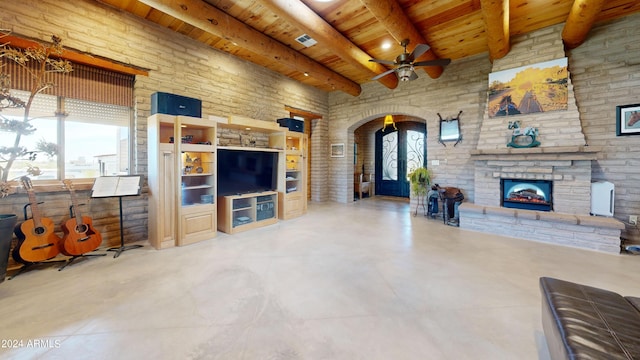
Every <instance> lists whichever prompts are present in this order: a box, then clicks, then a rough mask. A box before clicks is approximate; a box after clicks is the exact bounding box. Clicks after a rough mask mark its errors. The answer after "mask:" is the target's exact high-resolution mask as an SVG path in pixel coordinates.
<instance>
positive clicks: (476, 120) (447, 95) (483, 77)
mask: <svg viewBox="0 0 640 360" xmlns="http://www.w3.org/2000/svg"><path fill="white" fill-rule="evenodd" d="M490 68H491V63H490V62H489V59H488V57H487V55H486V54H483V55H479V56H475V57H471V58H467V59H462V60H458V61H454V62H452V63H451V64H450V65H449V66H447V67H446V69H445V71H444V73H443V74H442V76H440V77H439V78H438V79H432V78H430V77H429V76H428V75H427V74H426V73H425V72H424V71H422V70H418V71H417V73H418V76H419V78H418V79H417V80H414V81H410V82H401V83H400V84H398V87H397V88H396V89H388V88H386V87H384V86H382V85H380V84H379V83H368V84H364V85H363V86H362V94H360V96H358V97H357V98H354V97H352V96H350V95H346V94H342V93H338V92H333V93H331V94H329V101H330V114H329V126H330V127H329V134H328V135H329V138H330V142H331V143H345V149H346V150H347V156H345V158H331V159H330V163H329V167H330V170H329V171H330V183H329V199H330V200H332V201H338V202H350V201H353V191H352V190H353V184H352V182H353V180H352V179H353V172H354V166H353V141H354V137H353V133H354V131H355V130H356V129H357V128H359V127H360V126H362V125H363V124H366V123H368V122H369V121H371V120H373V119H377V118H379V117H383V116H384V115H386V114H389V113H391V114H403V115H409V116H411V117H413V118H415V119H416V121H425V122H426V124H427V159H428V163H429V165H428V167H429V169H430V170H431V171H432V173H433V179H434V181H435V182H437V183H439V184H441V185H443V186H457V187H460V188H461V189H463V191H464V194H465V197H466V198H467V199H471V200H473V197H474V187H473V176H474V172H473V161H472V160H471V158H470V156H471V155H470V153H471V150H473V149H475V148H476V144H477V141H478V135H479V133H478V131H477V129H478V128H479V127H480V125H481V123H482V117H483V113H484V111H485V106H486V95H487V91H486V89H487V76H488V73H489V71H490ZM460 110H462V111H463V113H462V115H461V116H460V121H461V128H462V136H463V140H462V142H460V143H459V144H458V145H457V146H456V147H453V144H452V143H448V144H447V146H446V147H445V146H443V145H442V144H440V143H438V137H439V135H438V132H439V126H440V123H439V120H440V119H439V118H438V113H440V114H441V115H442V116H443V117H449V116H455V115H457V114H458V112H459V111H460ZM380 124H381V123H380ZM380 124H373V125H372V126H371V127H370V128H369V130H370V131H371V132H375V131H376V130H378V129H379V128H380V127H381V125H380ZM360 136H361V137H365V138H369V139H373V138H372V137H370V136H372V134H369V135H365V134H361V135H360ZM364 144H368V145H365V146H362V147H360V146H359V148H358V152H359V153H361V154H370V155H367V157H366V158H364V160H363V161H367V162H369V161H372V160H369V159H372V157H371V156H372V155H371V154H373V149H372V148H371V147H372V146H373V145H374V142H373V141H371V140H370V141H366V142H365V143H364ZM364 144H363V145H364ZM432 160H439V163H440V165H431V163H432V162H431V161H432ZM365 165H366V166H365V168H366V169H369V168H372V166H373V165H372V164H365ZM349 184H351V185H349ZM346 186H349V187H348V188H347V187H346Z"/></svg>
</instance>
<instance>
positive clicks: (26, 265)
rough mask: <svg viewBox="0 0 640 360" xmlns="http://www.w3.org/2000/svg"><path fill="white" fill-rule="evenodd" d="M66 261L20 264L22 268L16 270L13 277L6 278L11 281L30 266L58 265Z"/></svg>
mask: <svg viewBox="0 0 640 360" xmlns="http://www.w3.org/2000/svg"><path fill="white" fill-rule="evenodd" d="M65 261H67V260H47V261H40V262H34V263H28V264H22V267H21V268H20V269H19V270H18V272H17V273H15V274H14V275H12V276H10V277H7V280H11V279H13V278H14V277H16V276H18V275H20V274H22V273H23V272H25V271H26V270H27V269H29V268H30V267H32V266H35V265H42V264H51V263H59V262H65Z"/></svg>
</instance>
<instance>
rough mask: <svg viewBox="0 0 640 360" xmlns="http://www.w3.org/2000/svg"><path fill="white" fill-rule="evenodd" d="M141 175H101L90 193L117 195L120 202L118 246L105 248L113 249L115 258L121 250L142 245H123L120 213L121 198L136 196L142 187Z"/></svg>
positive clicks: (99, 195) (94, 196) (107, 195)
mask: <svg viewBox="0 0 640 360" xmlns="http://www.w3.org/2000/svg"><path fill="white" fill-rule="evenodd" d="M141 185H142V176H140V175H123V176H101V177H99V178H96V181H95V183H94V184H93V189H92V193H91V197H92V198H103V197H117V198H118V202H119V203H120V246H119V247H113V248H110V249H107V251H115V252H116V253H115V255H113V258H114V259H115V258H117V257H118V256H120V254H122V252H124V251H127V250H131V249H137V248H141V247H142V245H137V244H136V245H126V246H125V245H124V227H123V214H122V198H123V197H125V196H138V195H140V189H141V188H142V186H141Z"/></svg>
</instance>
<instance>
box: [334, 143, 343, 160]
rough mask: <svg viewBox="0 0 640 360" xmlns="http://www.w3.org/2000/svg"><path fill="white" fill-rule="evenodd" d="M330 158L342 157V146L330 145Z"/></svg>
mask: <svg viewBox="0 0 640 360" xmlns="http://www.w3.org/2000/svg"><path fill="white" fill-rule="evenodd" d="M331 157H344V144H331Z"/></svg>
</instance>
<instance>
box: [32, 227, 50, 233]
mask: <svg viewBox="0 0 640 360" xmlns="http://www.w3.org/2000/svg"><path fill="white" fill-rule="evenodd" d="M46 231H47V229H45V228H44V227H42V226H38V227H35V228H34V229H33V232H34V234H36V235H42V234H44V233H45V232H46Z"/></svg>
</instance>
